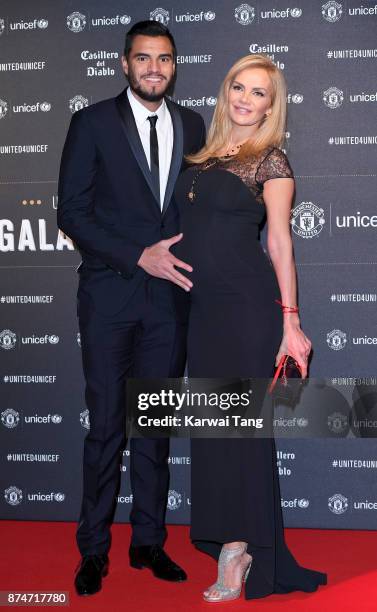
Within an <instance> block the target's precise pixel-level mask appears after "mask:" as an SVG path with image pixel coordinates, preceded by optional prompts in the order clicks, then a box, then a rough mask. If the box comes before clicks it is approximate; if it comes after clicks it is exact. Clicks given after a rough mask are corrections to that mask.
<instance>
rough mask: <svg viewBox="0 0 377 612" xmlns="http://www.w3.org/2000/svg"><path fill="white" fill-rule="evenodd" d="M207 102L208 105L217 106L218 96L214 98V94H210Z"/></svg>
mask: <svg viewBox="0 0 377 612" xmlns="http://www.w3.org/2000/svg"><path fill="white" fill-rule="evenodd" d="M206 104H207V106H216V104H217V98H214V97H213V96H209V98H206Z"/></svg>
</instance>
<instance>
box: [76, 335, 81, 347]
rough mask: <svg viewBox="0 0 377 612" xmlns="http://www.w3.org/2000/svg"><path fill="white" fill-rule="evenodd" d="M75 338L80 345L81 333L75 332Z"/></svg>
mask: <svg viewBox="0 0 377 612" xmlns="http://www.w3.org/2000/svg"><path fill="white" fill-rule="evenodd" d="M76 340H77V344H78V345H79V346H80V347H81V334H80V332H77V336H76Z"/></svg>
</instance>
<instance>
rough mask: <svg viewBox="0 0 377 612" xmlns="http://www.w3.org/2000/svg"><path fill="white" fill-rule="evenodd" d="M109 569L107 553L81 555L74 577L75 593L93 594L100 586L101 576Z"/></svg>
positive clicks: (105, 574)
mask: <svg viewBox="0 0 377 612" xmlns="http://www.w3.org/2000/svg"><path fill="white" fill-rule="evenodd" d="M108 571H109V558H108V556H107V555H86V556H84V557H82V559H81V562H80V566H79V568H78V570H77V573H76V577H75V587H76V592H77V595H94V593H98V591H100V590H101V587H102V577H103V576H107V574H108Z"/></svg>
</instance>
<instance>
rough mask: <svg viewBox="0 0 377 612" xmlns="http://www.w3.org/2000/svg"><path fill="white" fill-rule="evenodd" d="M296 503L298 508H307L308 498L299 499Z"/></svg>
mask: <svg viewBox="0 0 377 612" xmlns="http://www.w3.org/2000/svg"><path fill="white" fill-rule="evenodd" d="M297 505H298V507H299V508H309V500H308V499H299V500H298V501H297Z"/></svg>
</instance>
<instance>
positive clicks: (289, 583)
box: [175, 55, 326, 602]
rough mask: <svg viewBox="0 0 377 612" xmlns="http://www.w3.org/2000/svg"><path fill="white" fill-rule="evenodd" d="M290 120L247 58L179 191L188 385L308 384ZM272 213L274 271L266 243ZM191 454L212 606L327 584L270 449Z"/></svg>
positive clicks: (213, 444) (265, 74)
mask: <svg viewBox="0 0 377 612" xmlns="http://www.w3.org/2000/svg"><path fill="white" fill-rule="evenodd" d="M285 117H286V88H285V83H284V78H283V75H282V73H281V71H280V70H278V69H277V67H276V66H275V65H274V64H273V62H272V61H271V60H270V59H269V58H268V57H266V56H264V55H250V56H246V57H244V58H242V59H240V60H239V61H238V62H237V63H236V64H235V65H234V66H233V67H232V68H231V69H230V71H229V72H228V74H227V76H226V78H225V80H224V82H223V84H222V87H221V90H220V93H219V98H218V102H217V107H216V110H215V113H214V117H213V120H212V123H211V127H210V129H209V133H208V138H207V143H206V145H205V147H204V148H203V149H202V150H201V151H199V153H197V154H196V155H193V156H191V157H189V158H188V161H189V162H191V166H190V167H189V168H188V169H187V170H186V171H185V172H184V173H183V174H181V176H180V178H179V180H178V182H177V186H176V192H175V195H176V199H177V202H178V205H179V209H180V215H181V231H182V232H183V239H182V240H181V241H180V242H179V243H178V244H177V245H176V248H175V254H176V255H177V256H178V257H179V258H180V259H181V260H183V261H186V262H188V263H189V264H191V265H192V267H193V272H192V273H191V276H190V278H191V280H192V282H193V287H192V289H191V292H190V302H191V306H190V319H189V332H188V374H189V377H193V378H207V377H208V378H215V377H216V378H217V377H218V378H229V377H236V378H252V377H254V378H258V377H260V378H268V377H270V376H271V375H272V374H273V369H274V364H277V363H278V360H279V359H280V357H281V356H282V355H283V354H286V353H288V354H290V355H292V356H293V357H294V358H295V359H296V361H297V362H298V363H299V365H300V366H301V368H302V376H303V377H305V376H306V372H307V359H308V355H309V352H310V350H311V343H310V341H309V340H308V338H307V337H306V336H305V334H304V333H303V331H302V330H301V327H300V321H299V316H298V309H297V308H296V299H297V296H296V270H295V264H294V258H293V250H292V242H291V235H290V224H289V217H290V208H291V202H292V198H293V193H294V180H293V175H292V170H291V168H290V165H289V162H288V160H287V158H286V156H285V154H284V153H283V152H282V151H281V150H280V148H279V147H280V146H281V145H282V142H283V137H284V132H285ZM277 179H278V180H277ZM265 215H267V228H268V235H267V246H268V251H269V256H270V260H271V261H270V260H269V258H268V257H267V255H266V254H265V252H264V250H263V248H262V246H261V244H260V241H259V227H260V225H261V223H262V221H263V220H264V217H265ZM276 299H279V300H281V302H282V305H284V307H283V308H281V307H280V306H279V305H278V304H277V302H276ZM286 307H289V308H286ZM191 450H192V491H191V496H192V513H191V538H192V540H193V542H194V543H195V545H196V546H197V548H199V549H200V550H202V551H204V552H206V553H209V554H210V555H212V556H213V557H214V558H215V559H218V578H217V581H216V582H215V583H214V584H213V585H212V586H211V587H209V588H208V589H207V590H206V591H205V592H204V594H203V596H204V599H205V600H206V601H211V602H215V601H216V602H217V601H225V600H229V599H235V598H237V597H239V595H240V592H241V585H242V582H243V580H245V583H246V586H245V596H246V598H247V599H253V598H259V597H264V596H266V595H269V594H270V593H287V592H289V591H293V590H301V591H307V592H310V591H315V590H316V589H317V587H318V585H320V584H326V575H325V574H323V573H320V572H317V571H314V570H309V569H306V568H303V567H300V566H299V565H298V564H297V562H296V561H295V559H294V557H293V556H292V554H291V553H290V551H289V550H288V548H287V546H286V544H285V541H284V533H283V523H282V513H281V502H280V491H279V480H278V473H277V465H276V450H275V443H274V440H273V439H271V438H265V439H245V438H242V439H235V438H233V439H230V438H229V439H205V440H204V439H194V440H192V445H191Z"/></svg>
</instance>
